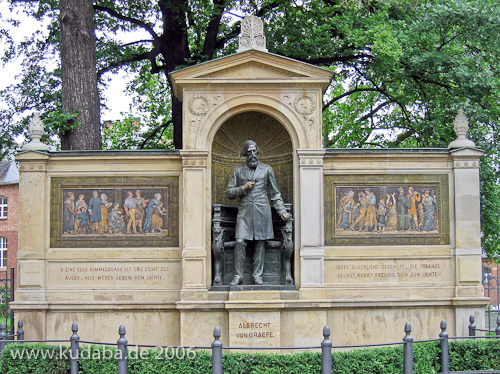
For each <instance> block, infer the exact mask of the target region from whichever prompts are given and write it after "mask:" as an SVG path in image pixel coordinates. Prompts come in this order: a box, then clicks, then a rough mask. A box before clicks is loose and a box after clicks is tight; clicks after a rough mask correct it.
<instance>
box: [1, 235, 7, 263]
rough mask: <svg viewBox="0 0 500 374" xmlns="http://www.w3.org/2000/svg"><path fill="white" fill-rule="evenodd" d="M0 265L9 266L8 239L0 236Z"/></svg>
mask: <svg viewBox="0 0 500 374" xmlns="http://www.w3.org/2000/svg"><path fill="white" fill-rule="evenodd" d="M0 267H7V239H6V238H0Z"/></svg>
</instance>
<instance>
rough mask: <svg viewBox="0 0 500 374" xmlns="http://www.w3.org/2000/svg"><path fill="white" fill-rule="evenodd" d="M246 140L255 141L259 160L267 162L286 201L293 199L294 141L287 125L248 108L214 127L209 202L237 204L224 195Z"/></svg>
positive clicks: (241, 161) (243, 160) (290, 201)
mask: <svg viewBox="0 0 500 374" xmlns="http://www.w3.org/2000/svg"><path fill="white" fill-rule="evenodd" d="M246 140H254V141H255V142H256V143H257V145H258V147H259V149H260V155H259V161H261V162H263V163H265V164H268V165H270V166H271V167H272V168H273V170H274V173H275V176H276V181H277V182H278V187H279V189H280V192H281V195H282V197H283V201H284V202H285V203H292V202H293V144H292V138H291V136H290V134H289V133H288V131H287V129H286V127H285V126H284V125H283V124H282V123H281V122H280V121H278V120H277V119H276V118H275V117H273V116H271V115H270V114H268V113H264V112H261V111H256V110H250V111H245V112H241V113H238V114H235V115H233V116H231V117H229V118H228V119H226V120H225V121H224V122H223V123H222V124H221V125H220V126H219V128H218V129H217V132H216V133H215V135H214V138H213V142H212V149H211V151H212V152H211V155H212V178H211V179H212V203H213V204H223V205H236V204H237V201H235V200H229V199H227V198H226V196H225V190H226V186H227V182H228V180H229V177H230V175H231V172H232V170H233V168H234V167H235V166H237V165H239V164H241V163H243V162H245V159H244V158H243V157H240V153H241V148H242V146H243V144H244V142H245V141H246Z"/></svg>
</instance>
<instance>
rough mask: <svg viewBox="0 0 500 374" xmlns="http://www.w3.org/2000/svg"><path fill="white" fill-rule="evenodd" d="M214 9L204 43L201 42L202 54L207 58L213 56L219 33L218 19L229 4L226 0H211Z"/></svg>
mask: <svg viewBox="0 0 500 374" xmlns="http://www.w3.org/2000/svg"><path fill="white" fill-rule="evenodd" d="M213 4H214V9H213V12H212V14H211V16H210V22H209V23H208V28H207V31H206V33H205V43H204V44H203V51H202V53H201V54H202V56H203V58H206V59H208V60H210V59H212V58H213V55H214V51H215V47H216V45H217V35H218V34H219V26H220V20H221V18H222V14H223V13H224V9H225V8H226V6H227V5H228V4H229V1H228V0H213Z"/></svg>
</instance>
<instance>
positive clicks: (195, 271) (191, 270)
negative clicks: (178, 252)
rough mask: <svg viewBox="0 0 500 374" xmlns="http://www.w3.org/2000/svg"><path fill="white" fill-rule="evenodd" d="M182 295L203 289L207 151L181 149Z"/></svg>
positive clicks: (207, 198)
mask: <svg viewBox="0 0 500 374" xmlns="http://www.w3.org/2000/svg"><path fill="white" fill-rule="evenodd" d="M180 153H181V157H182V175H183V178H182V201H183V204H182V248H181V249H182V291H181V292H182V295H184V296H186V297H187V298H190V296H189V295H193V297H195V298H199V297H200V291H202V293H203V291H206V290H207V249H206V248H207V242H208V241H207V230H206V229H205V228H206V227H210V225H209V224H208V223H207V209H209V205H208V201H209V187H210V186H209V183H208V181H207V166H208V155H209V153H208V151H203V150H182V151H180Z"/></svg>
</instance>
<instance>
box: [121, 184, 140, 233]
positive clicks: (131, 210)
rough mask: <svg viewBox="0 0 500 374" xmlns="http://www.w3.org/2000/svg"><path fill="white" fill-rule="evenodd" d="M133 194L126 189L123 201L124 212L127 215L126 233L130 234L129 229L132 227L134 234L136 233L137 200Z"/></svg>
mask: <svg viewBox="0 0 500 374" xmlns="http://www.w3.org/2000/svg"><path fill="white" fill-rule="evenodd" d="M133 196H134V194H133V193H132V191H128V192H127V198H126V199H125V201H124V203H123V208H124V209H125V214H126V215H127V217H128V223H127V234H130V229H132V231H133V233H134V234H137V229H136V211H137V201H136V199H135V198H134V197H133Z"/></svg>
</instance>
